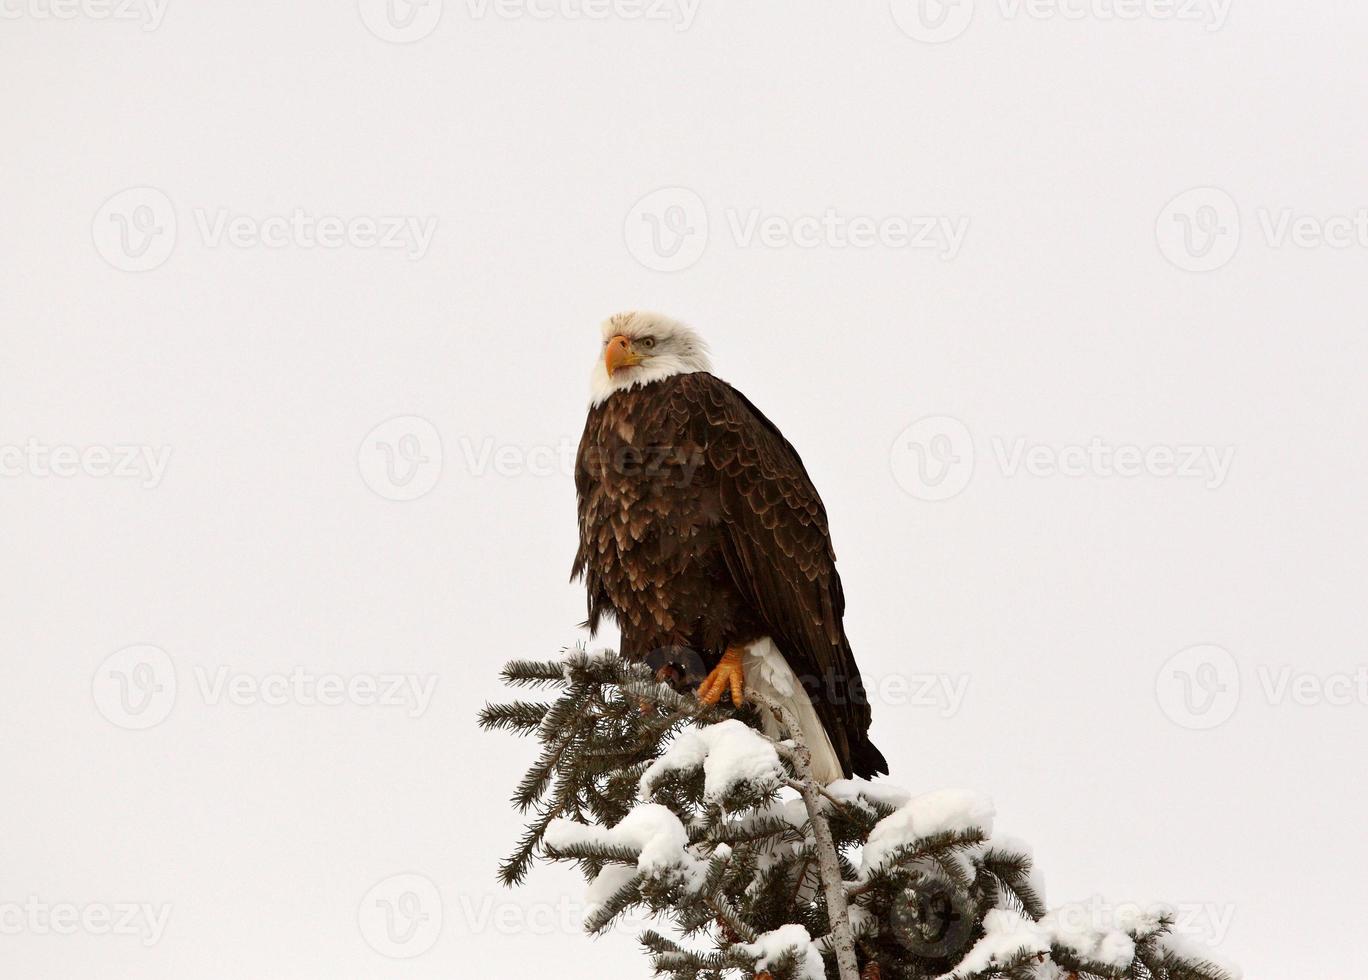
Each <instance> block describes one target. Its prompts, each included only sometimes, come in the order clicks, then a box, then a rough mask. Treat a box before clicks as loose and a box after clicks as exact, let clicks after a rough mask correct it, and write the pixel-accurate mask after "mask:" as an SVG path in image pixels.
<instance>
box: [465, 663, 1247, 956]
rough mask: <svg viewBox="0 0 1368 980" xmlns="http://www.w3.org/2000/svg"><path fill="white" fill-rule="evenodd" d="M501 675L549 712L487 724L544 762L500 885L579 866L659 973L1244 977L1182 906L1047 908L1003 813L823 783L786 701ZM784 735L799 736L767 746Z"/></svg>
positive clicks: (565, 672)
mask: <svg viewBox="0 0 1368 980" xmlns="http://www.w3.org/2000/svg"><path fill="white" fill-rule="evenodd" d="M503 676H504V679H505V681H506V682H507V683H508V684H509V685H511V686H513V687H521V688H526V687H534V688H539V689H541V690H542V691H543V696H544V697H545V698H546V700H539V701H532V702H529V701H513V702H510V703H508V704H499V705H487V706H486V708H485V710H484V711H483V712H482V713H481V724H482V725H483V726H484V727H485V728H486V729H488V730H491V731H501V732H512V733H514V734H517V735H521V736H523V737H529V738H532V739H534V740H536V742H537V743H539V746H540V752H539V754H538V757H537V758H536V760H535V761H534V763H533V764H532V766H531V768H530V769H529V771H528V773H527V775H526V776H525V777H524V778H523V780H522V781H521V783H520V784H519V786H518V787H517V791H516V793H515V795H514V798H513V799H514V803H515V805H516V806H517V807H518V808H519V809H520V810H522V811H524V812H526V814H527V819H528V823H527V827H526V831H525V833H524V834H523V836H522V838H521V840H520V841H519V843H518V846H517V848H516V850H515V851H514V853H513V855H512V856H510V858H509V859H508V860H507V861H505V862H504V864H503V866H502V868H501V870H500V876H501V877H502V878H503V880H504V881H505V883H506V884H509V885H513V884H516V883H518V882H519V881H521V880H522V878H523V876H524V875H525V874H526V873H527V871H528V870H529V869H530V867H531V866H532V865H533V863H535V861H536V860H537V859H538V858H545V859H547V860H553V861H568V862H572V863H575V864H576V865H578V866H579V868H580V870H581V872H582V873H583V875H584V877H585V880H586V882H587V884H588V891H587V896H586V897H587V902H588V912H587V914H586V916H585V928H586V929H587V930H588V931H590V932H600V931H603V930H604V929H606V928H607V927H608V926H610V925H611V924H612V923H614V922H615V921H618V920H619V919H620V917H621V916H623V915H624V914H625V913H626V912H628V911H629V910H632V909H640V910H644V911H645V913H646V914H647V916H648V917H650V918H652V919H654V920H655V921H656V922H657V923H659V925H660V928H659V929H653V930H648V931H646V932H645V933H643V934H642V935H641V937H640V941H641V944H642V946H643V948H644V950H645V952H646V954H647V955H648V956H649V958H650V961H651V965H652V967H653V969H654V970H655V972H656V974H657V975H658V976H662V977H669V978H670V980H730V978H742V980H746V978H751V977H755V976H757V975H760V974H765V975H767V976H768V977H770V978H772V980H1073V978H1077V980H1102V978H1105V980H1237V978H1238V977H1239V976H1240V974H1239V971H1238V970H1237V969H1236V968H1234V967H1232V966H1229V965H1225V964H1222V963H1219V962H1218V961H1217V960H1216V958H1215V957H1214V956H1213V955H1211V954H1210V953H1209V952H1208V951H1207V950H1205V949H1204V948H1202V947H1200V946H1198V945H1196V944H1195V943H1193V942H1192V941H1191V940H1190V939H1188V938H1187V937H1184V936H1181V935H1179V934H1176V933H1175V932H1174V931H1173V929H1174V922H1175V916H1174V914H1173V912H1172V910H1171V909H1169V908H1168V907H1166V906H1161V905H1153V906H1138V905H1135V906H1113V907H1110V909H1109V910H1099V909H1096V908H1093V907H1091V906H1084V905H1065V906H1060V907H1058V908H1055V909H1054V910H1052V911H1050V910H1047V908H1046V905H1045V895H1044V887H1043V884H1042V882H1041V879H1040V876H1039V873H1038V872H1037V871H1036V868H1035V860H1034V856H1033V855H1032V853H1031V849H1030V848H1029V847H1028V846H1027V845H1025V844H1024V843H1022V842H1020V841H1018V840H1015V839H1013V838H1009V837H1005V836H1002V835H1000V834H998V833H997V830H996V828H995V826H994V823H995V820H994V816H995V815H994V810H993V805H992V803H991V802H990V801H989V800H988V799H987V798H986V797H983V796H981V795H979V794H977V793H972V792H967V791H964V790H938V791H935V792H929V793H921V794H912V793H909V792H908V791H906V790H904V789H900V788H898V787H896V786H893V785H891V784H889V783H884V782H871V781H868V780H863V779H845V780H838V781H836V782H833V783H831V784H829V785H822V784H821V783H820V782H818V781H817V780H815V779H814V778H813V777H812V774H811V772H810V770H809V769H808V764H807V759H808V752H807V747H806V746H805V745H804V744H803V743H802V741H801V739H800V738H794V737H793V733H794V732H795V730H796V729H798V728H800V726H797V725H793V724H790V723H788V722H786V721H785V720H784V719H783V718H782V717H780V716H781V715H782V713H783V709H781V708H780V707H779V706H777V705H771V704H769V703H767V702H762V703H761V704H748V705H746V706H744V707H742V708H740V709H735V710H733V709H732V708H731V707H729V706H726V705H725V704H724V705H718V706H709V705H704V704H702V703H700V702H699V701H698V700H697V699H696V698H695V697H694V696H693V694H692V692H691V691H689V690H679V689H675V688H673V687H671V686H669V685H667V684H662V683H658V682H657V680H656V678H655V676H654V674H653V673H652V672H651V671H650V669H649V668H647V667H645V666H644V665H641V664H633V663H627V662H624V661H622V660H620V659H619V658H618V657H617V656H616V655H615V654H613V653H612V652H611V651H596V652H595V653H593V654H589V653H586V652H585V651H584V650H582V649H575V650H572V651H569V652H568V653H567V654H566V655H565V656H564V657H563V658H562V659H560V660H552V661H545V662H539V661H527V660H522V661H515V662H512V663H510V664H508V665H507V666H506V667H505V669H504V672H503ZM765 712H770V713H771V716H770V717H769V718H766V716H765V714H764V713H765ZM776 720H777V721H778V726H777V729H776V725H775V722H776ZM767 721H768V722H769V730H770V731H775V730H779V731H784V730H787V732H788V733H789V737H788V738H785V739H783V740H782V741H780V740H776V739H772V738H770V737H769V736H766V735H765V734H764V731H765V728H766V722H767ZM667 933H670V934H667Z"/></svg>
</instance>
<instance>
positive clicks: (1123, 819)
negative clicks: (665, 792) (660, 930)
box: [0, 0, 1368, 980]
mask: <svg viewBox="0 0 1368 980" xmlns="http://www.w3.org/2000/svg"><path fill="white" fill-rule="evenodd" d="M64 2H65V3H66V4H67V5H66V6H63V3H64ZM54 3H55V6H54ZM119 4H123V6H119ZM0 10H3V13H4V18H3V19H0V91H3V95H0V130H2V131H3V133H4V136H3V139H0V178H3V179H0V323H3V346H2V347H0V469H2V470H3V475H2V476H0V529H2V530H3V542H4V545H3V550H4V555H5V557H4V561H3V562H2V563H0V623H3V634H4V643H3V652H2V653H0V656H3V671H2V672H0V740H2V741H3V745H4V749H3V751H0V780H3V784H4V786H5V787H6V789H7V793H6V799H7V805H6V806H5V807H4V810H3V814H0V973H3V974H4V975H5V976H14V977H25V978H35V980H40V978H53V980H56V978H61V980H70V978H75V977H91V978H95V977H98V978H100V980H124V978H135V977H136V978H139V980H148V978H186V977H195V978H199V980H219V978H246V977H251V978H254V980H271V978H280V980H296V978H299V980H306V978H332V977H338V976H347V977H365V978H376V980H419V978H439V977H440V978H446V977H452V976H459V975H464V974H466V973H467V972H468V971H469V970H470V969H471V968H472V964H475V965H477V966H478V968H479V969H480V970H482V971H484V973H485V974H486V975H491V976H503V975H507V974H511V973H512V972H514V971H517V972H518V973H519V974H521V975H528V976H554V977H564V978H602V977H614V978H618V977H621V978H627V977H643V976H646V975H647V965H646V962H645V960H644V958H643V957H642V956H641V955H640V953H639V952H638V950H637V949H636V947H635V945H634V943H633V941H632V938H631V937H630V936H629V935H625V934H618V935H614V936H611V937H608V938H606V939H603V940H599V941H592V942H591V941H590V940H588V939H586V938H584V937H583V936H581V935H580V934H579V932H578V930H577V926H576V922H575V919H576V916H577V909H576V907H575V903H578V902H579V900H580V897H581V885H580V883H579V882H578V881H577V880H576V879H575V877H574V876H573V874H571V873H570V872H568V871H565V870H562V869H554V870H538V871H537V872H535V873H534V875H533V877H532V878H531V880H530V881H529V883H528V884H527V885H526V886H525V887H523V888H521V889H518V890H516V891H513V892H506V891H502V890H500V889H499V887H498V886H497V883H496V882H495V879H494V872H495V867H496V863H497V860H498V858H499V857H500V856H501V855H502V854H503V853H504V852H505V851H506V850H507V849H508V848H509V846H510V845H511V843H512V842H513V841H514V839H515V838H516V837H517V835H518V833H519V821H518V818H517V816H516V815H515V814H514V813H513V812H512V811H511V810H510V808H509V807H508V805H507V802H506V801H507V798H508V796H509V794H510V792H511V790H512V788H513V785H514V783H515V781H516V779H517V777H518V774H519V772H520V771H521V769H522V767H523V766H524V765H525V764H526V763H527V762H528V761H529V759H530V758H531V755H532V752H533V748H532V746H530V745H528V744H525V743H523V742H521V741H518V740H515V739H511V738H508V737H502V736H494V735H485V734H482V733H479V732H478V731H477V730H476V728H475V725H474V718H475V714H476V712H477V711H478V709H479V708H480V706H481V705H482V704H483V703H484V702H485V701H486V700H487V699H492V698H497V697H499V696H501V691H500V688H499V686H498V684H497V680H496V674H497V671H498V668H499V666H500V665H501V664H502V662H503V661H504V660H506V659H508V658H511V657H515V656H516V657H536V656H554V655H556V654H557V651H558V649H559V648H560V647H561V646H562V645H564V644H566V643H571V642H574V641H575V640H577V639H578V638H580V633H579V631H578V630H577V628H576V624H577V623H578V622H579V621H580V620H582V619H583V616H584V609H583V597H582V591H581V589H580V587H579V586H578V585H571V584H568V582H567V581H566V579H567V575H568V572H569V568H570V561H571V557H572V554H573V550H574V544H575V537H576V532H575V527H574V500H573V493H574V491H573V486H572V482H571V479H570V477H569V475H568V472H567V470H566V465H565V463H564V459H565V457H566V455H567V454H568V453H569V451H570V450H569V448H567V447H570V446H572V445H573V443H574V441H575V440H576V439H577V438H578V435H579V431H580V428H581V426H582V424H583V416H584V409H585V397H586V390H587V379H588V373H589V368H590V362H591V360H592V358H593V357H594V356H595V354H596V351H597V343H598V340H597V323H598V321H599V320H600V319H601V318H602V317H604V316H605V315H607V314H609V313H611V312H613V311H616V310H620V309H629V308H634V307H650V308H658V309H661V310H663V311H665V312H668V313H670V314H672V315H674V316H677V317H680V318H683V319H686V320H688V321H690V322H691V323H693V324H695V325H696V326H697V327H698V328H699V329H700V331H701V332H702V333H703V335H704V336H705V337H707V338H708V339H709V340H710V341H711V342H712V344H713V347H714V351H715V357H716V364H717V369H718V373H719V374H721V375H722V376H723V377H725V378H727V379H728V380H730V381H732V382H733V383H735V384H737V385H738V386H739V387H740V388H741V389H742V390H744V391H745V392H746V393H747V394H748V395H749V396H750V397H751V398H752V399H753V400H754V401H755V402H756V403H757V404H758V405H760V406H761V407H762V408H763V409H764V410H765V411H766V412H767V413H768V414H769V415H770V417H771V418H772V419H774V421H775V422H776V423H778V425H779V426H780V427H781V428H782V429H783V430H784V432H785V433H786V434H787V435H788V436H789V437H790V438H791V440H792V441H793V442H794V444H795V445H796V446H797V447H798V449H799V451H800V452H801V453H802V455H803V458H804V460H805V461H806V463H807V465H808V468H809V470H810V472H811V473H812V476H813V478H814V480H815V481H816V483H817V486H818V487H819V489H820V490H821V492H822V495H823V497H824V498H825V501H826V504H827V508H828V511H829V513H830V518H831V526H832V530H833V534H834V539H835V543H836V547H837V551H838V554H839V557H840V566H839V567H840V569H841V572H842V574H843V576H844V579H845V586H846V593H847V596H848V601H849V613H848V617H847V627H848V631H849V634H850V636H851V639H852V642H853V645H854V649H855V651H856V654H857V657H858V659H859V662H860V664H861V666H862V667H863V669H864V671H865V675H866V678H867V679H869V681H870V685H871V687H872V688H873V690H874V692H875V695H876V703H875V704H874V728H873V736H874V738H875V741H876V742H877V743H878V744H879V745H880V746H881V748H882V749H883V751H884V753H885V755H887V757H888V759H889V761H890V763H891V764H892V767H893V772H894V778H895V779H896V780H897V781H898V782H899V783H901V784H903V785H906V786H907V787H909V788H911V789H913V790H931V789H936V788H940V787H947V786H962V787H966V788H970V789H974V790H979V791H982V792H985V793H988V794H991V795H992V796H993V798H994V799H995V801H996V804H997V809H998V828H999V830H1000V831H1001V832H1003V833H1007V834H1012V835H1016V836H1019V837H1023V838H1025V839H1027V840H1029V841H1031V842H1032V843H1033V844H1034V846H1035V849H1036V855H1037V858H1038V861H1039V863H1040V866H1041V867H1042V869H1043V871H1044V875H1045V878H1046V880H1047V882H1048V897H1049V899H1050V900H1051V901H1053V902H1063V901H1087V900H1095V901H1098V902H1102V901H1103V900H1107V901H1114V902H1119V901H1127V900H1134V899H1142V900H1143V899H1166V900H1169V901H1171V902H1173V903H1175V904H1177V905H1178V906H1179V907H1180V910H1181V911H1183V914H1184V916H1185V925H1187V926H1188V927H1189V928H1190V930H1191V931H1192V932H1193V933H1194V934H1195V935H1196V936H1197V937H1198V938H1200V939H1203V940H1205V941H1207V942H1212V943H1214V944H1216V948H1217V949H1218V951H1219V953H1220V954H1221V955H1222V956H1223V957H1225V958H1227V959H1232V960H1235V961H1237V962H1240V963H1242V964H1243V965H1244V967H1245V969H1246V971H1247V975H1248V976H1250V977H1258V978H1260V980H1305V978H1307V977H1345V976H1350V975H1353V974H1354V973H1357V972H1361V962H1360V960H1359V958H1358V956H1357V953H1356V952H1355V951H1354V950H1353V949H1351V944H1350V942H1349V940H1348V938H1347V937H1348V936H1349V935H1350V934H1351V933H1352V932H1353V931H1356V930H1358V929H1359V928H1360V927H1361V924H1362V920H1363V918H1364V914H1365V911H1368V910H1366V909H1365V899H1364V890H1363V887H1362V875H1363V869H1364V866H1365V858H1368V843H1365V839H1364V837H1363V835H1362V834H1359V833H1356V832H1353V828H1355V827H1357V826H1358V825H1359V824H1360V823H1361V820H1360V817H1361V815H1362V811H1363V806H1364V802H1365V790H1364V783H1363V780H1362V779H1361V778H1360V769H1361V763H1362V755H1363V750H1364V742H1365V732H1368V691H1365V690H1364V686H1365V682H1364V681H1362V680H1361V677H1360V675H1361V673H1362V672H1363V670H1364V665H1365V664H1368V649H1366V648H1365V645H1364V640H1363V637H1364V635H1365V626H1366V625H1368V624H1366V623H1365V614H1364V609H1365V604H1364V601H1363V583H1364V581H1365V580H1366V579H1368V548H1365V538H1366V537H1368V517H1366V516H1365V513H1366V512H1365V508H1364V505H1363V487H1364V483H1365V477H1366V476H1368V473H1366V472H1365V470H1368V464H1366V463H1365V453H1364V452H1363V446H1364V442H1365V437H1368V395H1365V391H1368V389H1366V388H1365V386H1364V384H1363V378H1364V374H1365V353H1366V350H1365V348H1366V345H1368V341H1366V340H1365V320H1364V313H1363V310H1364V307H1365V303H1364V292H1365V285H1364V284H1365V282H1368V280H1365V277H1364V274H1363V269H1364V267H1365V266H1364V264H1365V262H1368V218H1366V217H1365V216H1364V209H1365V208H1366V207H1368V193H1365V184H1364V174H1365V172H1368V171H1366V165H1368V138H1366V137H1365V122H1364V112H1363V108H1364V105H1365V97H1366V96H1368V91H1366V90H1368V70H1366V69H1365V61H1364V58H1363V41H1364V36H1365V31H1368V9H1365V7H1364V6H1363V5H1362V4H1361V3H1350V2H1347V0H1340V2H1325V3H1321V4H1295V5H1293V4H1286V3H1279V2H1275V0H1231V2H1229V3H1226V2H1224V0H1177V2H1176V3H1173V4H1169V3H1165V2H1162V0H1154V2H1145V3H1135V2H1128V0H1096V2H1094V0H1069V2H1068V4H1067V6H1065V7H1063V8H1061V7H1060V6H1059V5H1058V4H1053V3H1049V2H1044V3H1042V2H1040V0H1035V2H1027V0H1022V3H1021V4H1016V3H1014V2H1012V0H977V4H976V6H975V5H973V4H971V3H970V0H960V2H959V4H958V5H950V6H946V7H940V6H938V5H936V4H935V3H931V4H930V5H929V6H925V7H918V6H917V4H915V3H913V2H911V0H893V3H892V5H890V3H889V2H888V0H871V2H869V3H853V4H851V3H847V4H793V3H779V2H774V0H770V2H749V3H727V2H713V0H701V2H700V3H698V4H697V5H694V4H692V3H690V4H688V5H685V4H683V3H681V2H680V0H647V2H646V4H645V5H644V6H637V5H636V4H634V3H632V2H629V0H617V2H605V0H597V2H594V0H590V2H589V3H588V5H587V7H586V4H585V2H584V0H554V2H552V0H538V2H537V3H536V4H535V5H534V6H533V7H532V8H531V9H529V8H528V7H527V6H526V5H520V4H518V3H507V2H506V3H504V4H502V5H500V4H496V3H494V0H490V2H489V4H488V5H486V4H485V3H483V2H482V0H468V2H467V0H460V2H457V0H446V2H445V4H444V5H443V4H442V2H441V0H429V5H428V6H426V7H417V8H414V7H409V6H408V4H407V2H406V0H394V3H393V5H392V6H391V7H389V8H387V7H386V5H385V3H384V2H374V3H372V2H371V0H363V2H362V3H361V4H360V5H358V3H357V2H356V0H349V2H341V0H297V2H293V3H288V4H287V3H280V2H264V0H238V2H235V3H231V4H230V3H211V2H208V0H169V3H164V2H163V0H157V2H156V3H152V2H151V0H136V2H132V3H131V4H129V3H128V2H127V0H118V4H115V5H113V6H106V5H102V4H101V3H99V2H98V0H77V2H73V0H0ZM116 14H118V15H119V16H115V15H116ZM438 14H439V15H440V16H436V15H438ZM589 14H593V15H594V16H589ZM648 15H649V16H648ZM395 420H397V421H395ZM408 498H411V499H408ZM610 639H611V638H610ZM129 648H132V649H129ZM338 678H340V679H338ZM339 691H340V693H339ZM333 701H340V702H341V703H324V702H333ZM67 907H70V908H74V909H75V910H76V911H75V913H74V914H76V915H77V916H78V921H77V923H76V924H75V925H74V926H72V925H70V923H69V922H68V921H67V918H66V917H67V916H68V914H69V913H68V912H67V911H64V909H65V908H67ZM54 911H55V912H56V915H57V917H58V922H57V924H56V927H55V926H54V923H53V921H52V915H53V913H54ZM387 914H388V918H386V915H387ZM104 917H109V918H110V919H111V920H112V923H118V922H121V921H122V922H123V923H124V926H125V928H116V927H115V925H114V924H111V922H106V921H105V918H104ZM102 923H104V925H103V926H102ZM67 933H69V934H67Z"/></svg>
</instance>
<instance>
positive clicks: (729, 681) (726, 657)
mask: <svg viewBox="0 0 1368 980" xmlns="http://www.w3.org/2000/svg"><path fill="white" fill-rule="evenodd" d="M729 690H730V691H731V699H732V704H734V705H736V706H737V707H738V708H739V707H741V705H743V704H745V703H746V695H745V690H746V671H745V669H744V668H743V667H742V666H741V651H740V650H739V649H734V648H732V647H728V648H727V652H726V653H724V654H722V659H721V660H719V661H718V662H717V666H716V667H714V668H713V669H712V673H710V674H709V675H708V676H707V677H706V678H704V680H703V683H702V684H700V685H699V686H698V700H700V701H702V702H703V703H704V704H717V702H719V701H721V700H722V695H724V694H726V693H727V692H728V691H729Z"/></svg>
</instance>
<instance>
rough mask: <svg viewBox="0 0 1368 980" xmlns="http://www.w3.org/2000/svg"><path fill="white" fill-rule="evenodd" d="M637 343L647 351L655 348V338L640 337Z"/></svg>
mask: <svg viewBox="0 0 1368 980" xmlns="http://www.w3.org/2000/svg"><path fill="white" fill-rule="evenodd" d="M637 343H638V344H640V345H641V346H642V347H645V348H646V349H647V350H650V349H651V348H652V347H654V346H655V338H654V337H642V338H641V339H640V340H638V341H637Z"/></svg>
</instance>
